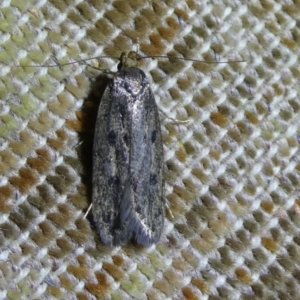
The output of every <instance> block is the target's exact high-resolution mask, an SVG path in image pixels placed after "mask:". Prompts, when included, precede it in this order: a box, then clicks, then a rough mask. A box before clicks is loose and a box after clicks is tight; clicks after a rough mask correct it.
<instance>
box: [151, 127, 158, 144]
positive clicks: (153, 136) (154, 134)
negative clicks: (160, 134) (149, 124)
mask: <svg viewBox="0 0 300 300" xmlns="http://www.w3.org/2000/svg"><path fill="white" fill-rule="evenodd" d="M156 136H157V131H156V130H153V131H152V135H151V142H152V143H154V142H155V140H156Z"/></svg>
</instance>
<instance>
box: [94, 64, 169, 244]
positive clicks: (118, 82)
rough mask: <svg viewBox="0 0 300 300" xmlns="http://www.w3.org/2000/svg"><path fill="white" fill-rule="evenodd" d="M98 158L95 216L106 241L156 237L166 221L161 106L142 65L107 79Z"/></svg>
mask: <svg viewBox="0 0 300 300" xmlns="http://www.w3.org/2000/svg"><path fill="white" fill-rule="evenodd" d="M93 158H94V159H93V161H94V166H93V217H94V222H95V225H96V227H97V231H98V233H99V235H100V238H101V240H102V242H103V243H104V244H106V245H110V246H112V245H122V244H124V243H126V242H128V241H129V240H131V239H133V240H134V241H135V242H137V243H138V244H141V245H144V246H148V245H150V244H152V243H155V242H157V241H158V240H159V237H160V235H161V231H162V228H163V223H164V194H163V190H164V182H163V148H162V140H161V131H160V121H159V114H158V110H157V106H156V103H155V99H154V96H153V93H152V91H151V89H150V86H149V83H148V80H147V78H146V75H145V73H144V72H143V71H142V70H140V69H138V68H135V67H129V68H124V69H121V70H120V71H119V72H117V73H116V75H115V77H114V79H113V80H112V81H111V83H110V84H109V85H108V87H107V89H106V91H105V93H104V95H103V97H102V100H101V103H100V107H99V112H98V117H97V122H96V130H95V137H94V157H93Z"/></svg>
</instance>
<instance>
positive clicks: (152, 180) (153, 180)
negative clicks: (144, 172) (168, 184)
mask: <svg viewBox="0 0 300 300" xmlns="http://www.w3.org/2000/svg"><path fill="white" fill-rule="evenodd" d="M156 184H157V176H156V174H151V175H150V185H156Z"/></svg>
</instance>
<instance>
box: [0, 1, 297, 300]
mask: <svg viewBox="0 0 300 300" xmlns="http://www.w3.org/2000/svg"><path fill="white" fill-rule="evenodd" d="M299 11H300V3H299V2H298V1H294V2H292V1H281V2H279V1H278V2H275V1H261V2H259V1H248V2H245V3H243V2H240V1H207V2H205V1H196V0H195V1H193V0H187V1H175V0H173V1H172V0H171V1H145V0H141V1H97V0H90V1H81V0H77V1H67V0H65V1H61V0H51V1H12V0H11V1H10V0H7V1H2V2H1V3H0V47H1V48H0V49H1V50H0V51H1V53H0V99H1V102H0V178H1V180H0V299H82V300H83V299H209V300H216V299H230V300H235V299H284V300H286V299H300V291H299V281H300V269H299V265H300V250H299V244H300V236H299V226H300V207H299V206H300V187H299V181H300V163H299V161H300V153H299V142H300V125H299V124H300V117H299V111H300V99H299V89H300V87H299V79H300V71H299V59H298V57H299V38H300V28H299V26H300V25H299V24H300V14H299ZM128 50H137V51H138V52H139V53H140V54H141V55H151V56H153V55H167V54H172V55H174V56H176V57H182V56H183V57H187V58H192V59H197V60H205V61H236V60H244V61H245V62H242V63H239V62H235V63H224V64H223V63H218V64H216V63H212V64H208V63H200V62H197V63H195V62H194V63H193V62H191V61H182V60H172V59H171V60H168V59H158V58H157V59H145V60H144V61H143V65H142V66H141V68H142V69H143V70H144V71H145V72H146V74H147V76H148V78H149V80H150V82H151V87H152V90H153V92H154V94H155V98H156V101H157V104H158V106H159V108H160V109H161V110H162V111H163V112H164V113H165V115H167V116H168V117H170V118H174V119H179V120H188V122H187V123H178V122H177V123H176V122H174V121H173V120H172V119H168V118H166V117H165V116H164V115H163V114H162V115H161V119H162V133H163V140H164V152H165V164H166V172H165V180H166V199H167V203H168V205H169V211H168V209H167V210H166V221H165V228H164V232H163V234H162V237H161V240H160V243H158V244H157V245H153V246H152V247H150V248H141V247H136V246H133V245H131V244H129V245H126V246H124V247H114V248H109V247H105V246H103V245H102V244H101V242H100V240H99V238H98V236H97V234H96V231H95V228H94V227H93V223H92V222H91V216H88V218H87V219H83V215H84V212H85V211H86V209H87V207H88V206H89V204H90V202H91V184H90V182H91V165H92V137H93V130H94V125H95V117H96V112H97V107H98V104H99V101H100V97H101V94H102V93H103V89H104V87H105V81H104V79H103V76H102V77H100V78H99V79H98V80H97V81H96V83H95V78H96V77H97V76H98V75H99V72H97V71H94V70H92V69H91V68H89V67H88V66H86V65H83V64H71V65H68V66H61V67H58V63H57V61H58V62H59V63H60V64H63V63H67V62H73V61H76V60H79V59H85V58H89V57H94V56H108V57H111V58H106V59H100V60H99V61H98V63H99V65H100V67H101V68H105V69H109V70H116V66H117V61H116V60H115V59H113V58H114V57H118V56H119V55H120V53H121V52H122V51H128ZM91 63H96V62H91ZM20 65H22V66H23V67H19V66H20ZM28 65H31V66H32V65H39V66H41V65H44V66H45V65H47V66H48V67H25V66H28ZM50 65H52V66H53V65H54V67H51V66H50ZM172 215H173V216H172Z"/></svg>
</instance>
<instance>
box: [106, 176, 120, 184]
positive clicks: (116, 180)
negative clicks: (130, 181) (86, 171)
mask: <svg viewBox="0 0 300 300" xmlns="http://www.w3.org/2000/svg"><path fill="white" fill-rule="evenodd" d="M107 183H108V184H109V185H111V184H113V185H119V184H120V179H119V177H118V176H111V177H109V178H108V180H107Z"/></svg>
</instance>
